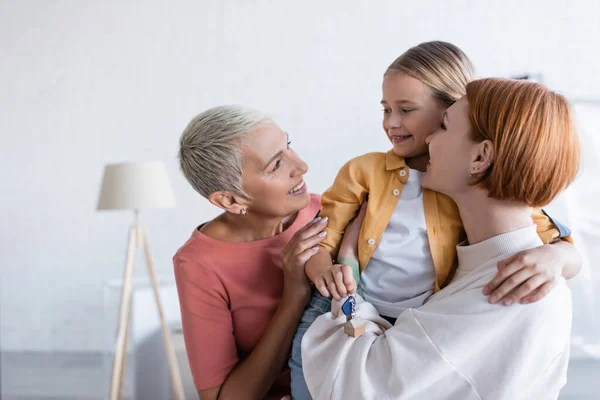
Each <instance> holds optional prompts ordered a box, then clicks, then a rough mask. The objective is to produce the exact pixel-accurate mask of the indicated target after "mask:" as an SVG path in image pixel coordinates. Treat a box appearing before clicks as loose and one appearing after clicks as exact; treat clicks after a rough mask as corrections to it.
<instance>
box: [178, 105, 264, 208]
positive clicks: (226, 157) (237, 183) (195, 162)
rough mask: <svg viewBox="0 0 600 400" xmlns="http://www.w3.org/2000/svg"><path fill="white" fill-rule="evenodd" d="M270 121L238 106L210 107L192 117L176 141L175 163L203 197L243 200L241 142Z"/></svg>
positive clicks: (261, 114) (257, 113) (255, 112)
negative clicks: (226, 195)
mask: <svg viewBox="0 0 600 400" xmlns="http://www.w3.org/2000/svg"><path fill="white" fill-rule="evenodd" d="M270 122H272V119H271V118H270V117H269V116H268V115H267V114H265V113H263V112H261V111H258V110H255V109H252V108H249V107H244V106H239V105H223V106H217V107H213V108H210V109H208V110H206V111H204V112H203V113H201V114H199V115H197V116H196V117H194V118H193V119H192V120H191V121H190V123H189V124H188V125H187V127H186V128H185V130H184V131H183V134H182V135H181V138H180V139H179V164H180V167H181V171H182V172H183V175H184V176H185V178H186V179H187V180H188V182H189V183H190V185H192V187H193V188H194V189H195V190H196V191H197V192H198V193H200V194H201V195H202V196H203V197H206V198H208V196H210V195H211V194H212V193H214V192H218V191H229V192H233V193H234V194H237V195H240V196H244V197H247V195H246V193H245V191H244V189H243V187H242V172H243V160H242V152H241V147H242V139H243V138H244V136H246V135H248V134H249V133H251V132H253V131H254V130H256V129H257V128H259V127H261V126H263V125H265V124H268V123H270Z"/></svg>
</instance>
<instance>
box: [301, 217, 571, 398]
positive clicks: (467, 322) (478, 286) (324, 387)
mask: <svg viewBox="0 0 600 400" xmlns="http://www.w3.org/2000/svg"><path fill="white" fill-rule="evenodd" d="M541 245H542V242H541V240H540V238H539V237H538V235H537V233H536V226H535V225H532V226H530V227H526V228H523V229H518V230H515V231H512V232H508V233H505V234H502V235H498V236H496V237H493V238H491V239H488V240H486V241H483V242H481V243H478V244H475V245H472V246H464V247H461V246H459V247H458V258H459V266H458V268H459V269H458V273H457V274H456V276H455V279H454V280H453V281H452V283H451V284H450V285H448V286H447V287H446V288H444V289H442V290H441V291H439V292H437V293H436V294H435V295H433V296H431V297H430V299H429V300H428V301H427V302H426V303H425V304H424V305H423V306H422V307H420V308H418V309H409V310H407V311H406V312H404V313H402V314H401V315H400V317H398V319H397V320H396V323H395V325H394V326H393V327H392V326H391V325H390V323H389V322H387V321H386V320H384V319H383V318H381V317H379V315H378V313H377V311H376V310H375V308H374V307H373V306H372V305H371V304H369V303H367V302H361V300H362V299H360V297H358V298H357V303H358V304H357V310H356V311H357V314H358V316H359V317H361V318H362V319H364V320H365V321H366V333H365V334H364V335H363V336H361V337H359V338H356V339H355V338H352V337H349V336H347V335H346V334H345V333H344V328H343V326H344V323H345V322H346V317H345V316H344V315H343V314H341V313H340V314H341V315H340V316H339V317H338V318H333V317H332V314H331V313H327V314H323V315H322V316H320V317H319V318H317V320H316V321H315V322H314V323H313V324H312V325H311V327H310V328H309V329H308V331H307V332H306V334H305V335H304V338H303V340H302V361H303V369H304V377H305V379H306V383H307V385H308V388H309V390H310V392H311V394H312V396H313V398H314V399H316V400H318V399H439V400H443V399H463V400H471V399H478V400H481V399H494V400H497V399H507V400H516V399H523V400H529V399H544V400H545V399H556V398H557V397H558V394H559V391H560V389H561V387H562V386H564V384H565V383H566V378H567V366H568V362H569V338H570V332H571V316H572V306H571V292H570V291H569V289H568V287H567V285H566V283H565V280H564V279H563V278H560V281H559V282H558V284H557V285H556V287H555V288H554V289H553V290H552V291H551V292H550V293H549V294H548V295H547V296H546V297H544V298H543V299H542V300H540V301H538V302H536V303H531V304H526V305H521V304H513V305H511V306H509V307H505V306H503V305H498V304H490V303H489V302H488V299H487V297H486V296H484V295H483V293H482V289H483V287H484V286H485V285H486V284H487V283H488V282H489V281H490V280H491V279H492V278H493V277H494V275H495V274H496V271H497V266H496V264H497V262H498V261H500V260H503V259H505V258H507V257H510V256H512V255H514V254H516V253H518V252H520V251H522V250H526V249H531V248H535V247H539V246H541ZM332 307H333V308H334V309H335V308H336V307H338V308H339V304H337V303H336V304H333V305H332Z"/></svg>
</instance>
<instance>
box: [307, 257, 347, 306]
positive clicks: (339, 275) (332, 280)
mask: <svg viewBox="0 0 600 400" xmlns="http://www.w3.org/2000/svg"><path fill="white" fill-rule="evenodd" d="M314 283H315V287H316V288H317V290H318V291H319V293H321V294H322V295H323V296H325V297H329V296H333V298H334V299H336V300H340V299H341V298H342V297H344V296H347V295H348V294H352V293H354V292H355V291H356V281H355V280H354V276H353V275H352V267H350V266H349V265H345V264H335V265H333V266H332V267H331V268H330V269H329V270H327V271H326V272H325V273H323V274H321V275H319V276H318V277H317V278H316V279H315V282H314Z"/></svg>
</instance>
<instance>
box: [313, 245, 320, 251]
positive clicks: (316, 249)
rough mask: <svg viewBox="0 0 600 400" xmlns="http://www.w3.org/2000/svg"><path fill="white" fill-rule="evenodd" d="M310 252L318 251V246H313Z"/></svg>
mask: <svg viewBox="0 0 600 400" xmlns="http://www.w3.org/2000/svg"><path fill="white" fill-rule="evenodd" d="M311 250H312V251H319V246H315V247H313V248H312V249H311Z"/></svg>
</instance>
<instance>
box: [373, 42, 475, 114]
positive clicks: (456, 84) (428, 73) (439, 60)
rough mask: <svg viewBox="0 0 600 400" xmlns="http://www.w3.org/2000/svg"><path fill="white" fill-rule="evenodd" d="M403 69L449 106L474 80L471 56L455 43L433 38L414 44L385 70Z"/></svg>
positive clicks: (402, 71) (397, 70)
mask: <svg viewBox="0 0 600 400" xmlns="http://www.w3.org/2000/svg"><path fill="white" fill-rule="evenodd" d="M391 72H401V73H404V74H406V75H408V76H410V77H412V78H415V79H417V80H419V81H421V82H423V83H424V84H425V85H427V86H428V87H429V88H430V89H431V94H432V95H433V96H434V97H436V98H437V99H439V100H440V101H442V102H443V103H444V104H446V105H447V106H450V105H452V104H453V103H454V102H455V101H457V100H458V99H460V98H461V97H462V96H464V95H465V94H466V88H467V84H468V83H469V82H470V81H471V80H473V74H474V68H473V64H472V63H471V60H469V58H468V57H467V56H466V54H465V53H463V51H462V50H461V49H459V48H458V47H456V46H455V45H453V44H451V43H447V42H441V41H433V42H425V43H421V44H419V45H418V46H415V47H411V48H410V49H408V50H407V51H405V52H404V53H403V54H402V55H401V56H400V57H398V58H397V59H396V60H394V62H393V63H392V64H391V65H390V66H389V67H388V69H387V70H386V71H385V74H384V76H385V75H387V74H389V73H391Z"/></svg>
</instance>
